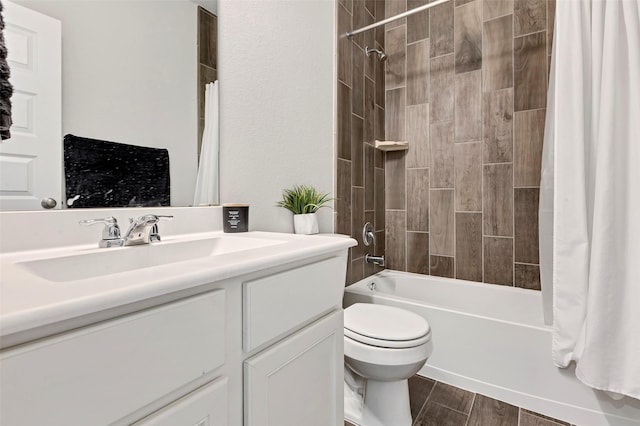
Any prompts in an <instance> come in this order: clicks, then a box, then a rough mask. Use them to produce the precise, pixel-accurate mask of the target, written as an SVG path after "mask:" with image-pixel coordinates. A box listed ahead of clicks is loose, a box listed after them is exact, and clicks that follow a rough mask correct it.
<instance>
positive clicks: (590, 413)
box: [418, 364, 640, 426]
mask: <svg viewBox="0 0 640 426" xmlns="http://www.w3.org/2000/svg"><path fill="white" fill-rule="evenodd" d="M418 375H420V376H422V377H426V378H428V379H432V380H436V381H438V382H443V383H446V384H448V385H451V386H456V387H459V388H461V389H465V390H468V391H470V392H474V393H479V394H482V395H485V396H488V397H490V398H494V399H497V400H500V401H509V403H510V404H512V405H516V406H518V407H522V408H524V409H527V410H530V411H534V412H537V413H545V415H547V416H551V417H555V418H558V419H567V420H566V421H570V422H571V423H572V424H575V425H589V426H610V425H616V426H638V425H639V424H640V420H638V421H636V420H634V419H630V418H626V417H620V416H615V415H611V414H607V413H604V412H601V411H594V410H589V409H586V408H583V407H577V406H574V405H570V404H565V403H561V402H557V401H552V400H549V399H545V398H541V397H538V396H535V395H531V394H526V393H522V392H518V391H515V390H513V389H507V388H504V387H501V386H497V385H493V384H491V383H486V382H482V381H479V380H476V379H472V378H470V377H465V376H461V375H459V374H456V373H453V372H451V371H447V370H443V369H441V368H437V367H433V366H430V365H428V364H427V365H425V366H424V367H422V369H421V370H420V371H419V372H418Z"/></svg>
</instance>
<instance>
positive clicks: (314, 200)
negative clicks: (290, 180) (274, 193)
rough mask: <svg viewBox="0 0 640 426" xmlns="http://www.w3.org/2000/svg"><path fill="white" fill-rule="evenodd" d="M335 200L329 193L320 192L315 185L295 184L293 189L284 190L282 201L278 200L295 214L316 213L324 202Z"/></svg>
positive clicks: (281, 205) (280, 204)
mask: <svg viewBox="0 0 640 426" xmlns="http://www.w3.org/2000/svg"><path fill="white" fill-rule="evenodd" d="M331 200H333V198H329V194H328V193H327V194H322V193H320V192H318V190H317V189H315V188H314V187H313V186H308V185H295V186H294V187H293V188H292V189H285V190H284V191H282V201H278V206H280V207H284V208H285V209H287V210H290V211H291V212H293V214H307V213H315V212H316V211H318V209H319V208H321V207H326V206H324V204H326V203H328V202H329V201H331Z"/></svg>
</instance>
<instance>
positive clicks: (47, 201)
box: [40, 198, 58, 209]
mask: <svg viewBox="0 0 640 426" xmlns="http://www.w3.org/2000/svg"><path fill="white" fill-rule="evenodd" d="M40 205H41V206H42V207H43V208H45V209H52V208H54V207H55V206H57V205H58V202H57V201H56V200H54V199H53V198H43V199H42V201H40Z"/></svg>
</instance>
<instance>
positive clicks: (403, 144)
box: [375, 140, 409, 151]
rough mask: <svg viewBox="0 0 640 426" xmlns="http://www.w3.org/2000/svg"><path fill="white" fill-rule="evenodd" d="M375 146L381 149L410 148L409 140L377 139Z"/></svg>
mask: <svg viewBox="0 0 640 426" xmlns="http://www.w3.org/2000/svg"><path fill="white" fill-rule="evenodd" d="M375 146H376V148H377V149H379V150H380V151H406V150H408V149H409V142H407V141H379V140H376V144H375Z"/></svg>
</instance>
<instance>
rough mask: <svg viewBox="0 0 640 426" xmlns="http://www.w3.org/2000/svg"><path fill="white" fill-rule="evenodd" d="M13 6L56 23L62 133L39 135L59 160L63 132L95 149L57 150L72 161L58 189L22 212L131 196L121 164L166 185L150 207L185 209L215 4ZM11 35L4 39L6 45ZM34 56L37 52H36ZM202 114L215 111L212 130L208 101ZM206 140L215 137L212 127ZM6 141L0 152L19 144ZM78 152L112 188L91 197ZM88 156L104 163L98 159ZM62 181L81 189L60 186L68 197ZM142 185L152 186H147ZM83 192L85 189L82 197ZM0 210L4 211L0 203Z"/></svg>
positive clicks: (183, 0) (194, 168)
mask: <svg viewBox="0 0 640 426" xmlns="http://www.w3.org/2000/svg"><path fill="white" fill-rule="evenodd" d="M15 3H18V4H19V5H22V6H24V7H26V8H29V9H31V10H34V11H37V12H39V13H41V14H43V15H46V16H48V17H52V18H55V19H57V20H59V21H60V23H61V38H62V78H61V80H62V81H61V87H62V90H61V96H62V99H61V103H62V123H61V127H62V128H61V134H60V135H53V136H51V137H49V138H47V143H54V144H57V147H56V149H59V152H60V156H59V158H61V159H62V150H63V142H62V139H63V135H74V136H76V137H77V138H76V143H78V141H87V140H89V141H93V142H92V143H94V144H95V143H98V145H94V146H93V148H91V149H87V148H88V147H87V146H84V147H83V148H84V149H83V152H80V151H79V150H77V151H75V152H71V153H68V152H67V151H66V150H65V157H68V156H69V155H71V157H73V161H70V162H67V161H65V163H66V164H65V166H66V170H65V172H64V173H63V174H62V175H61V176H58V177H54V179H58V180H59V182H60V185H59V186H60V188H59V192H58V193H57V194H42V195H36V196H35V197H34V196H33V195H32V198H37V205H34V206H33V207H27V209H41V207H40V199H41V198H43V197H51V198H55V199H57V200H58V203H57V204H58V206H57V207H56V208H59V207H60V206H62V208H67V207H82V206H90V207H106V206H107V205H106V204H105V205H102V204H101V201H99V200H107V199H113V197H111V198H110V197H108V196H105V194H104V193H103V192H104V191H109V190H111V191H120V192H128V193H131V194H138V193H139V192H140V191H138V190H137V189H136V188H135V185H136V180H137V179H140V173H127V172H123V170H124V169H127V168H129V170H130V167H134V168H135V167H136V162H138V163H139V164H140V166H141V167H142V165H146V166H145V167H148V170H147V171H146V172H142V174H143V175H145V176H146V177H148V178H149V179H148V180H149V181H153V180H154V179H158V180H159V182H158V185H160V186H162V185H165V182H168V183H169V185H167V187H166V191H167V192H168V194H166V195H167V197H166V200H165V199H164V198H163V197H162V194H160V195H161V196H160V198H158V199H160V200H161V201H159V202H158V204H155V205H160V204H165V205H166V204H168V202H169V200H170V205H172V206H188V205H193V204H194V196H195V186H196V180H197V175H198V161H199V160H198V159H199V154H200V149H201V148H200V145H201V141H202V137H203V134H205V133H206V132H205V128H206V127H207V126H206V125H205V86H206V84H207V83H210V82H213V81H214V80H216V79H217V73H216V68H217V62H216V56H217V51H216V50H217V46H216V45H217V43H216V38H217V35H216V33H217V32H216V27H217V22H216V19H217V18H216V16H215V13H216V2H215V1H211V0H198V1H197V2H196V0H122V1H110V0H83V1H78V0H56V1H50V0H16V1H15ZM203 7H204V8H206V10H205V9H204V8H203ZM4 16H5V21H7V27H8V29H10V27H11V25H10V24H9V21H10V20H11V18H10V17H8V16H7V11H5V13H4ZM5 34H7V32H6V30H5ZM37 35H38V34H35V37H36V41H37ZM10 39H11V37H7V44H8V45H9V46H10V45H11V40H10ZM14 39H15V37H14ZM34 51H35V52H36V53H37V49H36V50H34ZM9 55H10V58H9V59H10V62H9V65H10V67H12V83H14V86H16V83H15V82H14V81H13V79H14V75H18V74H19V71H16V72H14V66H13V65H14V64H13V63H12V62H11V49H10V54H9ZM14 103H15V101H14ZM211 111H215V113H214V112H211ZM209 112H210V113H209V117H211V118H214V117H213V115H215V120H211V121H215V124H216V125H217V105H216V106H215V108H211V110H210V111H209ZM14 121H15V119H14ZM210 123H211V122H209V123H207V124H210ZM213 124H214V123H211V125H213ZM209 127H211V126H209ZM209 130H210V131H209V133H211V129H209ZM17 133H20V132H17ZM215 134H216V136H217V131H215ZM12 139H14V140H12ZM12 139H10V140H8V141H7V142H5V143H3V144H2V145H1V146H0V156H1V155H2V154H4V153H5V151H8V150H9V149H10V148H9V147H10V146H11V144H12V143H13V144H14V146H15V145H17V144H18V143H19V141H18V140H17V139H18V138H17V136H16V137H13V138H12ZM205 140H206V138H205ZM108 143H116V144H117V145H109V147H110V149H115V152H114V155H113V156H110V155H108V154H107V155H106V156H105V153H104V149H103V148H104V147H105V146H106V144H108ZM215 143H217V137H216V138H215ZM132 147H133V148H132ZM132 149H133V154H132V153H131V152H132ZM217 151H218V148H217V146H215V145H213V146H212V147H209V149H208V150H207V152H209V156H210V157H208V159H209V160H210V161H207V162H206V163H207V164H209V165H211V167H215V168H216V170H214V171H212V170H207V173H206V174H205V175H204V176H207V178H206V179H209V181H206V183H207V184H208V185H209V186H213V187H214V189H215V190H210V191H209V193H210V194H213V195H211V196H210V197H217V181H218V178H217V166H218V164H217V161H218V160H217V158H218V152H217ZM161 152H165V153H167V155H168V167H166V170H163V167H164V166H165V163H164V160H162V161H160V163H154V158H160V157H161V156H159V155H158V153H161ZM203 152H204V151H203ZM127 153H128V154H127ZM147 153H148V154H147ZM67 154H69V155H67ZM98 154H99V155H98ZM125 154H126V155H128V156H129V158H128V160H127V161H128V164H127V166H126V167H121V165H124V164H123V163H120V162H119V161H113V158H116V157H118V158H122V156H123V155H125ZM87 155H89V156H91V155H94V157H93V158H91V161H93V162H94V163H95V162H96V161H98V162H100V161H106V163H104V162H103V163H102V164H101V167H102V168H103V169H104V170H102V171H101V173H103V174H110V175H111V177H112V178H113V180H112V181H113V182H114V183H112V185H111V186H115V187H114V188H104V189H100V193H98V194H96V193H95V191H96V190H97V189H98V188H97V185H91V184H90V183H91V179H93V178H94V177H95V176H93V177H92V176H90V174H91V173H92V171H91V169H92V168H91V167H83V165H82V163H79V162H78V158H79V157H82V156H85V157H86V156H87ZM147 155H148V156H147ZM96 156H97V157H99V156H103V157H104V158H103V159H102V160H101V159H100V158H96ZM145 156H146V157H145ZM211 158H213V160H211ZM123 161H124V160H123ZM149 164H150V166H149ZM85 166H86V165H85ZM0 167H2V165H1V163H0ZM70 167H71V169H70ZM95 169H96V168H95V167H94V168H93V170H94V172H95ZM138 172H140V170H138ZM71 175H73V177H74V179H76V183H77V181H78V178H79V179H80V181H82V182H83V184H82V185H79V186H78V187H77V188H79V187H82V188H85V189H83V190H82V191H75V189H76V188H67V191H66V194H67V195H69V197H67V196H66V195H65V190H64V188H63V181H64V180H65V176H66V178H67V181H68V178H69V176H71ZM136 176H137V177H136ZM165 178H166V179H165ZM148 186H149V185H148ZM150 186H152V187H153V186H154V185H153V182H151V185H150ZM155 189H156V188H154V190H155ZM70 190H71V191H70ZM92 190H93V191H94V192H93V193H91V192H90V191H92ZM74 191H75V192H74ZM2 195H4V193H0V197H2ZM156 195H157V194H156ZM154 196H155V195H154ZM83 197H85V198H91V199H92V202H91V203H84V204H83V203H82V202H81V201H82V199H83ZM210 197H209V198H207V199H205V200H199V201H197V202H196V204H199V203H200V202H203V203H217V201H218V200H217V198H215V199H211V198H210ZM116 198H118V200H119V201H118V203H119V204H121V205H126V206H136V205H144V204H143V203H140V197H139V196H137V195H134V196H131V197H127V196H120V197H116ZM68 199H73V200H74V201H73V202H74V203H75V206H74V205H67V200H68ZM97 200H98V201H97ZM69 204H71V203H69ZM149 205H154V204H149ZM2 208H3V209H12V208H11V206H10V205H9V204H7V203H6V202H4V201H2ZM13 209H16V208H13ZM17 209H25V207H24V206H20V207H18V208H17Z"/></svg>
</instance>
